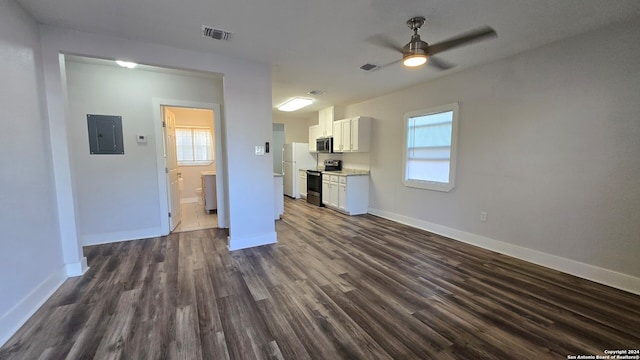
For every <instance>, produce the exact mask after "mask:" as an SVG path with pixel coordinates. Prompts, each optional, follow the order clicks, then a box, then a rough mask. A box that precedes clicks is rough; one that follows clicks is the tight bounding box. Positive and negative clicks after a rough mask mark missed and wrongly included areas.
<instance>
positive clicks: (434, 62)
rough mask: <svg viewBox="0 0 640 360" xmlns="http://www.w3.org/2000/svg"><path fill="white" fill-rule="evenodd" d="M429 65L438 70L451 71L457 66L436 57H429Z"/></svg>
mask: <svg viewBox="0 0 640 360" xmlns="http://www.w3.org/2000/svg"><path fill="white" fill-rule="evenodd" d="M427 65H430V66H433V67H435V68H436V69H438V70H449V69H451V68H452V67H454V66H455V65H454V64H452V63H450V62H447V61H444V60H441V59H439V58H437V57H434V56H429V60H427Z"/></svg>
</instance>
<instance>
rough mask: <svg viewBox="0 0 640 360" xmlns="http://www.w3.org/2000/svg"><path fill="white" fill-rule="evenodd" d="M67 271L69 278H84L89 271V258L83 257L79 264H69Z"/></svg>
mask: <svg viewBox="0 0 640 360" xmlns="http://www.w3.org/2000/svg"><path fill="white" fill-rule="evenodd" d="M66 269H67V276H68V277H74V276H82V275H83V274H84V273H86V272H87V270H89V265H87V258H86V257H83V258H82V259H80V261H78V262H75V263H71V264H67V265H66Z"/></svg>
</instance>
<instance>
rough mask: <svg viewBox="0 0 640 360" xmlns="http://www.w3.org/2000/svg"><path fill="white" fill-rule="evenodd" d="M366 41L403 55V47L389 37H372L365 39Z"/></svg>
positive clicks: (379, 35)
mask: <svg viewBox="0 0 640 360" xmlns="http://www.w3.org/2000/svg"><path fill="white" fill-rule="evenodd" d="M365 41H366V42H368V43H370V44H373V45H376V46H380V47H383V48H385V49H391V50H395V51H397V52H399V53H402V46H401V45H398V44H396V43H395V42H394V41H393V40H391V39H389V38H388V37H386V36H385V35H382V34H375V35H371V36H370V37H368V38H367V39H365Z"/></svg>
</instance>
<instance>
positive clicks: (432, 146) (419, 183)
mask: <svg viewBox="0 0 640 360" xmlns="http://www.w3.org/2000/svg"><path fill="white" fill-rule="evenodd" d="M404 123H405V147H404V175H403V183H404V185H405V186H409V187H416V188H422V189H429V190H438V191H451V189H453V187H454V186H455V164H456V143H457V129H458V104H457V103H454V104H449V105H444V106H438V107H435V108H431V109H425V110H420V111H413V112H409V113H406V114H405V116H404Z"/></svg>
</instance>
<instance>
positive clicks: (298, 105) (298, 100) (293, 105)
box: [278, 97, 313, 111]
mask: <svg viewBox="0 0 640 360" xmlns="http://www.w3.org/2000/svg"><path fill="white" fill-rule="evenodd" d="M312 103H313V100H311V99H308V98H303V97H294V98H291V99H289V100H288V101H287V102H285V103H284V104H282V105H280V106H278V110H280V111H296V110H300V109H302V108H303V107H305V106H309V105H311V104H312Z"/></svg>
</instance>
